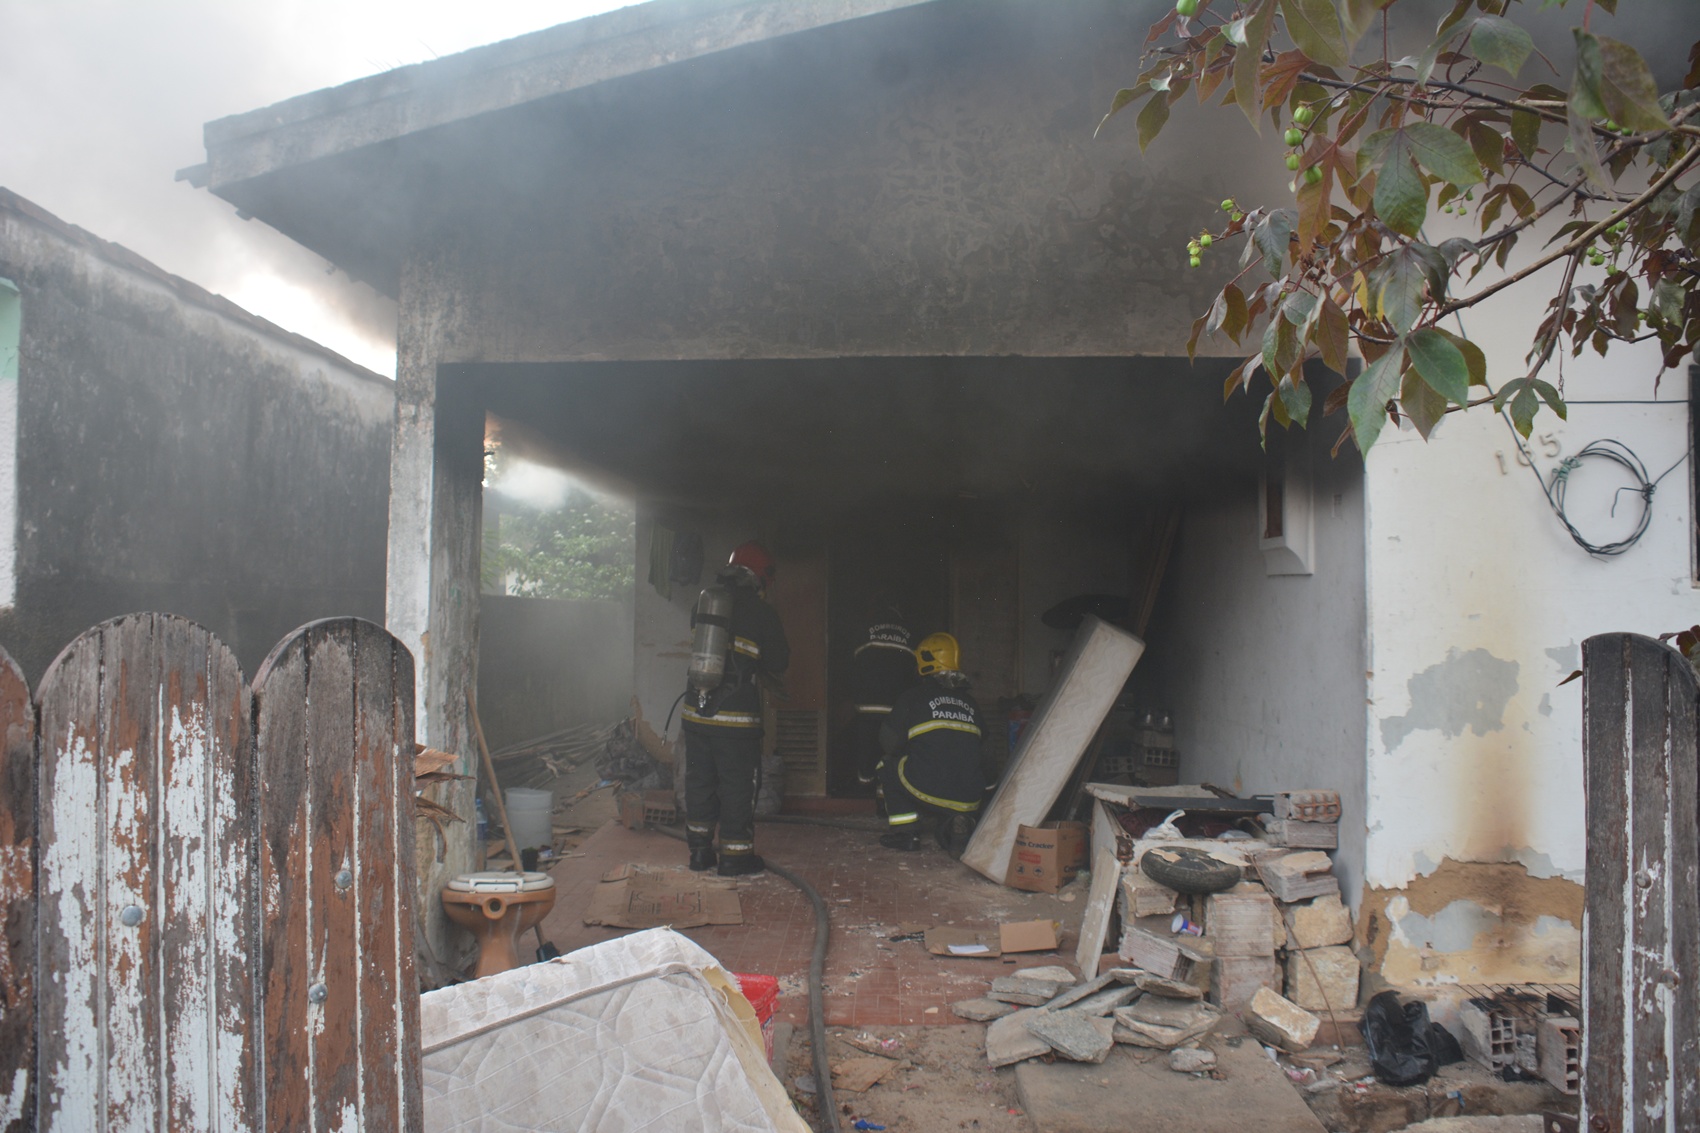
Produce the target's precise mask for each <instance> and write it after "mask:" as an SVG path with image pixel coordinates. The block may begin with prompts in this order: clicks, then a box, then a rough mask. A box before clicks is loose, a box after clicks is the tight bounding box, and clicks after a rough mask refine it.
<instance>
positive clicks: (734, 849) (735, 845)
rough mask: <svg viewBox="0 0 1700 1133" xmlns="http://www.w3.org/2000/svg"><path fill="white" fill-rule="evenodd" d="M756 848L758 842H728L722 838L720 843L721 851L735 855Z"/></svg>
mask: <svg viewBox="0 0 1700 1133" xmlns="http://www.w3.org/2000/svg"><path fill="white" fill-rule="evenodd" d="M755 848H756V844H755V843H754V842H728V841H725V840H724V839H722V840H721V843H720V852H721V853H722V854H731V855H733V856H736V855H738V854H748V853H750V852H752V851H753V850H754V849H755Z"/></svg>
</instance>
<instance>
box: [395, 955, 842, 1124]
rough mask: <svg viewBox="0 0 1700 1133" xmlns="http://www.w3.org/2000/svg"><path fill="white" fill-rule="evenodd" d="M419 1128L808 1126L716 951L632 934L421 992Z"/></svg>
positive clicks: (751, 1013) (746, 1005)
mask: <svg viewBox="0 0 1700 1133" xmlns="http://www.w3.org/2000/svg"><path fill="white" fill-rule="evenodd" d="M420 1006H421V1020H420V1023H421V1028H420V1029H421V1032H422V1035H423V1040H424V1042H423V1045H424V1084H425V1128H426V1129H428V1130H480V1131H484V1133H496V1131H501V1133H532V1131H541V1130H586V1131H590V1130H594V1131H596V1133H635V1131H637V1130H650V1131H654V1133H661V1131H663V1130H705V1131H716V1130H725V1131H728V1133H731V1131H738V1133H742V1131H745V1130H748V1131H751V1133H757V1131H760V1133H770V1131H772V1133H777V1131H783V1133H808V1126H807V1125H806V1124H805V1123H804V1122H803V1121H802V1119H801V1118H800V1117H798V1116H797V1114H796V1112H795V1111H794V1110H793V1109H792V1108H791V1104H790V1101H789V1099H788V1098H787V1097H786V1094H785V1088H784V1087H783V1086H782V1085H780V1083H779V1080H778V1079H777V1078H775V1077H774V1076H773V1072H772V1071H771V1070H770V1069H769V1068H768V1065H767V1060H766V1057H765V1056H764V1054H763V1051H762V1043H761V1032H760V1029H759V1027H758V1026H757V1025H756V1020H755V1013H754V1012H753V1011H752V1010H751V1008H750V1005H749V1003H748V1001H746V1000H745V999H744V997H743V996H742V995H741V994H740V993H739V992H738V990H737V984H736V982H735V981H734V980H733V979H732V977H731V976H730V975H729V974H728V973H727V972H726V971H725V970H724V969H722V968H721V967H720V965H719V963H718V961H716V960H715V959H714V957H713V956H712V955H710V954H709V953H708V952H706V951H704V950H703V949H702V948H701V947H699V946H698V945H696V944H695V943H693V942H692V941H690V940H688V939H686V938H685V937H683V936H680V935H679V934H678V933H676V932H674V931H672V930H671V929H665V928H656V929H650V930H648V931H646V932H637V933H633V934H631V935H630V936H624V937H621V938H620V939H618V940H610V941H607V942H605V943H602V944H597V945H593V946H592V947H589V948H583V949H580V950H579V951H577V952H573V953H569V954H568V955H566V956H562V957H561V958H559V959H557V960H553V961H550V962H549V963H546V964H529V965H526V966H524V967H520V968H515V969H514V970H512V971H509V972H503V973H502V974H501V975H497V976H489V977H486V978H484V979H481V980H474V981H472V982H470V983H465V984H460V985H458V986H455V987H449V988H443V989H442V990H440V991H433V992H427V993H426V994H425V995H424V996H423V997H422V999H421V1004H420Z"/></svg>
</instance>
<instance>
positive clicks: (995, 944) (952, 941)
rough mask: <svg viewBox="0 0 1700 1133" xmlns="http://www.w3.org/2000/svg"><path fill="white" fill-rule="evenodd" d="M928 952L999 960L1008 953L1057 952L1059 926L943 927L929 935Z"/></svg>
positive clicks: (1041, 923) (1052, 923)
mask: <svg viewBox="0 0 1700 1133" xmlns="http://www.w3.org/2000/svg"><path fill="white" fill-rule="evenodd" d="M925 943H926V946H927V951H928V952H931V953H932V954H933V955H935V956H957V957H968V956H971V957H975V958H977V959H982V960H995V959H997V958H998V957H999V956H1002V955H1003V954H1004V953H1006V952H1051V951H1055V950H1056V948H1057V943H1058V942H1057V922H1055V921H1046V920H1040V921H1017V922H1015V923H1014V924H1005V925H999V926H998V927H997V928H995V929H992V928H959V927H957V926H954V925H939V926H937V927H935V928H929V929H928V930H927V931H926V936H925Z"/></svg>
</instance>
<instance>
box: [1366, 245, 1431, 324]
mask: <svg viewBox="0 0 1700 1133" xmlns="http://www.w3.org/2000/svg"><path fill="white" fill-rule="evenodd" d="M1370 286H1371V288H1372V290H1373V293H1374V296H1375V304H1376V309H1377V310H1378V311H1379V312H1380V313H1381V316H1382V317H1383V318H1385V319H1386V320H1387V321H1388V322H1389V323H1392V324H1393V328H1394V329H1395V330H1396V331H1398V332H1399V333H1400V334H1401V335H1404V334H1409V333H1410V331H1411V328H1412V327H1414V326H1416V324H1417V320H1418V319H1420V318H1421V317H1422V313H1423V304H1424V302H1426V299H1427V297H1430V296H1432V297H1433V298H1435V299H1438V298H1440V297H1441V295H1442V294H1444V293H1445V287H1446V261H1445V260H1444V259H1442V258H1441V257H1440V253H1438V252H1436V251H1435V250H1434V249H1433V248H1430V247H1428V246H1427V245H1424V244H1407V245H1406V246H1404V247H1402V248H1398V249H1396V250H1394V251H1393V252H1390V253H1389V254H1388V255H1387V257H1386V258H1385V259H1383V260H1382V262H1381V264H1380V266H1378V267H1377V268H1376V269H1375V270H1374V271H1373V272H1371V273H1370ZM1425 292H1426V295H1425Z"/></svg>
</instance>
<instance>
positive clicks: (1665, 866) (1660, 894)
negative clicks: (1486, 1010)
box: [1581, 633, 1700, 1133]
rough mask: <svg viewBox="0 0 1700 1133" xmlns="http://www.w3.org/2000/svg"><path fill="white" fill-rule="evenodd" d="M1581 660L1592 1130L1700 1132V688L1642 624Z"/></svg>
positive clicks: (1593, 643)
mask: <svg viewBox="0 0 1700 1133" xmlns="http://www.w3.org/2000/svg"><path fill="white" fill-rule="evenodd" d="M1582 661H1583V673H1584V684H1583V718H1584V733H1583V759H1584V762H1585V764H1586V776H1587V838H1588V857H1587V898H1586V906H1585V911H1584V915H1583V928H1582V941H1583V944H1582V947H1583V973H1584V974H1583V980H1584V985H1585V986H1584V988H1583V999H1584V1007H1583V1042H1584V1044H1585V1046H1586V1053H1585V1056H1584V1070H1583V1077H1582V1121H1581V1127H1582V1128H1583V1129H1585V1130H1589V1131H1590V1133H1629V1131H1638V1130H1655V1129H1657V1130H1671V1131H1677V1130H1691V1129H1700V792H1697V789H1696V771H1697V763H1700V752H1697V741H1700V731H1697V728H1700V725H1697V723H1696V703H1697V700H1700V687H1697V684H1696V681H1695V677H1694V671H1693V670H1692V669H1691V668H1690V667H1689V665H1688V662H1687V661H1686V660H1684V659H1683V657H1682V655H1681V654H1679V653H1677V652H1676V651H1675V650H1674V649H1670V648H1668V647H1666V646H1664V645H1661V644H1659V643H1658V642H1656V641H1654V640H1653V639H1651V638H1647V637H1641V636H1639V635H1636V634H1625V633H1613V634H1602V635H1600V636H1598V637H1591V638H1589V639H1588V640H1587V641H1585V642H1584V643H1583V645H1582Z"/></svg>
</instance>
